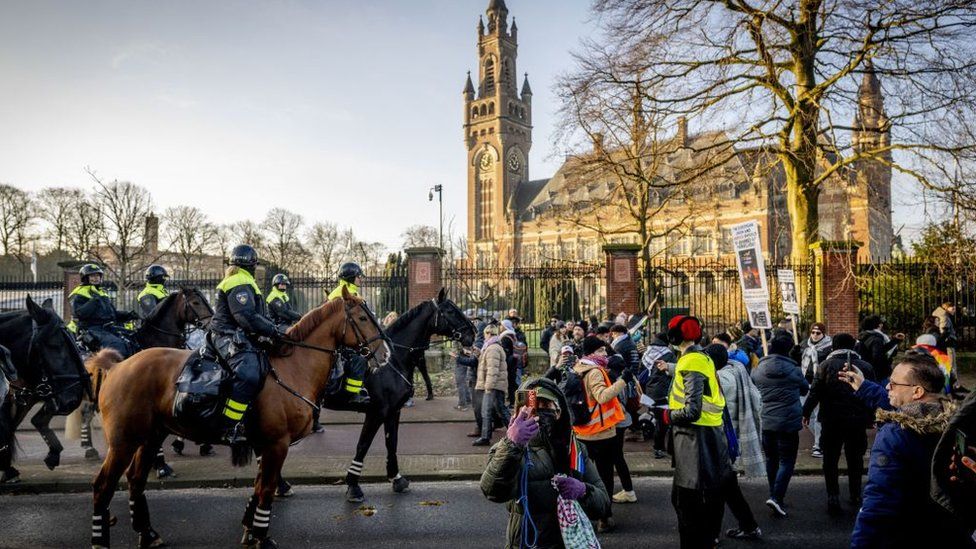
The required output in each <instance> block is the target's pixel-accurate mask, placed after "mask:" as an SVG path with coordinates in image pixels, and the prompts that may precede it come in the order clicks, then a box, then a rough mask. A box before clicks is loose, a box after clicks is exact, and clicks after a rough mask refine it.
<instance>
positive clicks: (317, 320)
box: [288, 299, 343, 341]
mask: <svg viewBox="0 0 976 549" xmlns="http://www.w3.org/2000/svg"><path fill="white" fill-rule="evenodd" d="M342 307H343V300H342V299H333V300H330V301H326V302H325V303H323V304H321V305H319V306H318V307H316V308H314V309H312V310H311V311H309V312H307V313H305V316H303V317H302V318H300V319H299V320H298V322H296V323H295V325H294V326H292V327H291V328H288V337H290V338H291V339H294V340H295V341H303V340H304V339H305V338H306V337H308V334H310V333H312V330H314V329H315V328H317V327H318V326H319V324H322V323H323V322H325V321H326V319H328V318H329V317H331V316H332V315H333V314H335V313H337V312H339V311H340V310H341V309H342Z"/></svg>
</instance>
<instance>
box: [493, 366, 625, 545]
mask: <svg viewBox="0 0 976 549" xmlns="http://www.w3.org/2000/svg"><path fill="white" fill-rule="evenodd" d="M538 386H545V387H547V388H548V389H549V390H550V391H553V392H554V393H556V395H557V396H558V397H559V398H560V404H559V407H560V409H561V410H562V411H563V412H562V415H561V417H560V418H559V420H558V421H557V424H556V429H558V430H559V431H560V432H562V433H564V434H565V436H567V437H568V436H570V433H571V431H572V426H571V424H570V421H569V413H568V412H567V411H568V410H569V404H568V403H567V402H566V399H565V397H563V394H562V392H561V391H559V389H558V388H557V386H556V384H555V383H553V382H552V381H550V380H548V379H545V378H541V379H536V380H531V381H527V382H525V383H523V384H522V387H521V389H523V390H529V389H532V388H535V387H538ZM523 394H524V393H523V392H522V391H519V393H518V395H517V396H516V409H518V408H519V407H521V406H522V405H523V404H524V402H521V399H522V398H523V397H522V395H523ZM577 447H578V449H579V451H580V452H581V453H582V455H583V460H584V463H585V465H584V467H583V473H582V474H580V473H579V472H577V471H572V470H570V467H569V459H568V457H569V456H568V455H567V456H564V457H561V456H555V455H554V454H553V449H552V448H550V446H549V444H547V443H546V442H544V440H543V438H542V437H540V436H537V437H535V438H533V439H532V440H530V441H529V444H528V447H527V448H523V447H520V446H517V445H515V444H514V443H513V442H512V441H510V440H508V438H507V437H506V438H503V439H502V440H500V441H499V442H498V443H496V444H495V445H494V446H492V448H491V450H490V451H489V452H488V465H487V466H486V467H485V472H484V473H482V475H481V491H482V493H484V494H485V497H487V498H488V499H489V500H490V501H493V502H496V503H505V504H506V506H507V507H508V513H509V515H508V530H507V534H506V535H507V539H506V543H505V547H508V548H516V547H519V546H520V543H521V541H522V518H523V516H524V514H525V506H524V505H523V504H522V503H519V498H520V497H521V495H522V494H520V492H519V490H520V484H521V483H520V481H521V478H522V471H523V470H524V466H525V459H526V457H528V459H529V460H531V462H532V465H531V467H529V468H528V489H527V491H526V492H527V495H528V510H529V513H530V514H531V516H532V522H533V523H534V524H535V526H536V528H537V529H538V532H539V537H538V543H537V547H539V548H540V549H549V548H562V547H564V545H563V540H562V535H561V534H560V531H559V518H558V516H557V515H556V497H557V496H558V492H556V490H555V489H554V488H553V487H552V478H553V476H554V475H556V474H564V475H567V476H573V477H574V478H576V479H578V480H581V481H583V483H584V484H586V495H584V496H583V497H582V498H580V499H579V500H578V501H579V504H580V506H581V507H582V508H583V511H584V512H585V513H586V514H587V516H588V517H590V519H591V520H595V519H597V518H601V517H605V516H606V515H607V514H608V513H609V512H610V496H609V495H608V494H607V489H606V488H605V487H604V485H603V481H601V480H600V475H599V473H598V472H597V469H596V465H594V463H593V460H592V459H590V458H589V457H588V456H587V455H586V448H585V446H584V445H583V444H579V445H577ZM559 451H560V452H561V451H564V450H563V449H560V450H559ZM565 451H566V452H568V448H567V449H565ZM557 458H559V459H557ZM559 462H561V463H562V465H558V464H557V463H559Z"/></svg>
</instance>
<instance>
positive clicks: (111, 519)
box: [108, 515, 119, 527]
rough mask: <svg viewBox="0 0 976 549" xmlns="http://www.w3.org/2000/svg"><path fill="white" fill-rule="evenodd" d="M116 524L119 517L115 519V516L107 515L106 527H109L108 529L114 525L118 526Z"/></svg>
mask: <svg viewBox="0 0 976 549" xmlns="http://www.w3.org/2000/svg"><path fill="white" fill-rule="evenodd" d="M118 522H119V517H117V516H115V515H109V517H108V525H109V527H112V526H115V525H116V524H118Z"/></svg>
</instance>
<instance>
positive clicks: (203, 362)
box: [173, 345, 233, 423]
mask: <svg viewBox="0 0 976 549" xmlns="http://www.w3.org/2000/svg"><path fill="white" fill-rule="evenodd" d="M221 362H222V361H221V360H220V359H219V357H218V355H217V353H216V352H214V351H213V350H212V349H211V348H210V346H209V345H205V346H203V347H201V348H200V349H199V350H198V351H195V352H193V353H192V354H191V355H190V357H189V358H188V359H187V360H186V363H184V364H183V370H182V371H181V372H180V375H179V377H178V378H176V398H174V399H173V416H174V417H175V418H176V419H177V420H180V421H187V422H192V423H199V422H201V421H203V422H211V421H215V420H217V419H219V416H220V410H221V406H222V405H223V402H224V400H225V398H226V395H227V394H228V393H229V392H230V385H231V383H232V382H233V373H232V372H231V371H230V369H229V368H227V367H226V366H225V365H223V364H221Z"/></svg>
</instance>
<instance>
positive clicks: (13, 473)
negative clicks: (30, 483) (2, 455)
mask: <svg viewBox="0 0 976 549" xmlns="http://www.w3.org/2000/svg"><path fill="white" fill-rule="evenodd" d="M19 482H20V471H18V470H17V469H14V468H13V467H11V468H10V469H7V470H6V471H4V472H2V473H0V484H17V483H19Z"/></svg>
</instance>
